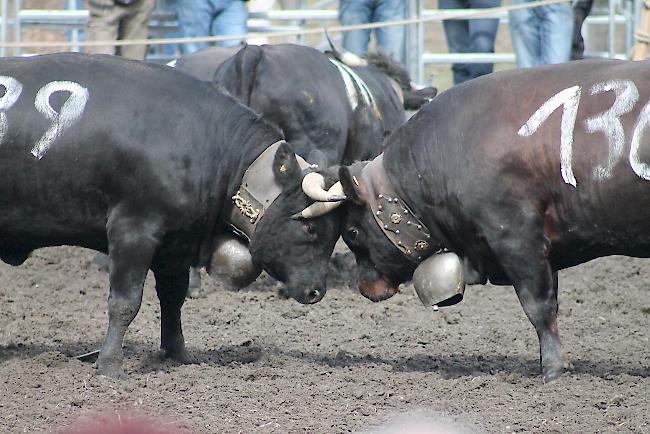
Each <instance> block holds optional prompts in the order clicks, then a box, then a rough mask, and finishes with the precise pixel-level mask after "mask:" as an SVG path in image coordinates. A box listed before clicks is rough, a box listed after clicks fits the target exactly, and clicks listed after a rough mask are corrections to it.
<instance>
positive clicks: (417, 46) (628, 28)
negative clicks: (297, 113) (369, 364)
mask: <svg viewBox="0 0 650 434" xmlns="http://www.w3.org/2000/svg"><path fill="white" fill-rule="evenodd" d="M9 1H10V0H0V6H1V8H2V10H1V11H0V13H1V14H2V17H1V19H0V25H1V29H0V42H2V43H5V42H7V41H9V40H10V39H11V40H13V41H14V42H20V41H21V40H22V32H23V29H24V28H26V27H31V28H33V27H40V28H57V29H65V30H67V33H66V35H67V37H68V38H69V39H70V40H71V41H78V40H79V39H80V33H81V32H82V31H83V29H84V27H85V25H86V21H87V20H88V11H86V10H83V9H76V5H78V3H77V0H66V6H67V7H68V8H67V9H66V10H42V9H23V8H22V7H21V0H13V4H12V10H13V12H14V13H13V14H11V16H10V14H9V13H8V12H9ZM336 3H337V2H333V1H332V0H323V1H321V2H319V3H317V4H316V6H317V7H318V8H319V9H308V8H307V6H306V4H304V2H301V1H300V0H298V1H297V5H298V6H299V9H283V10H271V11H269V12H265V13H251V14H250V19H251V24H252V26H251V30H252V31H262V32H275V31H287V30H290V31H292V30H295V31H300V30H301V29H304V28H305V26H306V25H307V24H309V23H311V24H313V23H315V22H318V23H320V24H324V23H326V22H337V19H338V13H337V10H336V9H335V8H332V4H334V5H335V4H336ZM640 4H641V0H618V1H617V0H609V1H608V3H607V7H606V9H603V8H602V7H601V8H600V9H598V8H596V10H595V11H593V12H592V14H591V15H590V16H589V17H588V18H587V20H586V21H585V25H584V27H583V33H584V35H585V39H586V41H585V42H586V46H587V47H589V45H590V41H589V38H590V35H591V33H592V32H591V31H590V30H591V29H594V28H597V27H600V28H602V29H604V28H606V29H607V30H606V32H603V31H601V34H604V35H606V36H605V39H606V40H607V44H606V45H607V47H606V49H604V50H600V51H593V50H592V51H587V52H586V53H585V54H586V56H587V57H612V58H614V57H616V58H626V57H627V55H628V53H629V52H630V50H631V47H632V45H633V34H634V29H635V28H636V26H637V23H638V15H639V10H640ZM441 12H442V13H446V14H453V13H456V12H458V11H457V10H444V11H439V10H434V9H427V8H425V1H424V0H408V16H409V18H429V19H430V18H432V17H434V16H436V15H439V14H440V13H441ZM492 17H494V18H499V20H500V26H507V25H508V18H507V14H506V13H501V14H496V15H494V16H492ZM259 19H262V20H265V21H266V22H267V23H270V24H265V25H263V26H261V27H258V26H257V25H255V24H253V23H254V22H255V20H259ZM440 21H441V19H437V20H434V21H428V22H426V23H417V24H414V25H411V26H409V27H408V29H407V35H408V37H407V38H406V40H407V46H406V53H407V62H408V65H407V66H408V68H409V70H410V72H411V74H412V76H413V77H414V78H415V79H416V80H418V81H419V82H423V81H424V80H425V76H424V74H425V66H426V65H428V64H450V63H455V62H464V63H496V64H499V63H514V62H515V56H514V54H513V53H511V52H508V53H499V52H497V53H447V52H431V51H428V50H427V49H428V47H426V44H425V36H426V32H427V27H428V26H430V25H431V24H430V23H432V22H440ZM176 31H177V23H176V13H175V11H174V10H173V9H171V8H169V7H168V6H167V4H166V3H165V2H164V1H161V2H159V5H158V7H157V8H156V10H155V11H154V13H153V15H152V17H151V20H150V34H151V35H155V36H156V37H164V36H165V35H170V34H174V32H176ZM10 34H11V38H10V37H9V36H10ZM621 38H622V39H623V40H622V41H621V40H620V39H621ZM295 42H297V43H304V40H303V39H302V38H301V37H300V36H297V37H296V40H295ZM617 42H618V43H617ZM621 42H622V43H621ZM620 47H622V50H621V49H620ZM617 48H618V49H619V50H618V52H617ZM72 50H73V51H79V47H74V46H73V47H72ZM25 54H29V53H24V52H23V51H21V50H20V49H19V48H16V49H13V50H12V51H11V52H9V50H8V49H6V48H5V47H1V48H0V56H6V55H25ZM174 54H175V53H174V52H173V51H170V50H169V49H164V48H162V47H156V48H152V50H151V54H150V56H149V58H150V60H161V61H162V60H169V59H170V58H171V57H173V56H174Z"/></svg>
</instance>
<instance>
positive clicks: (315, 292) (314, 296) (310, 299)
mask: <svg viewBox="0 0 650 434" xmlns="http://www.w3.org/2000/svg"><path fill="white" fill-rule="evenodd" d="M324 295H325V291H324V290H323V289H321V288H314V289H311V290H309V291H307V293H306V294H305V303H307V304H313V303H317V302H319V301H320V300H321V299H322V298H323V296H324Z"/></svg>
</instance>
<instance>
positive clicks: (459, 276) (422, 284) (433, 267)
mask: <svg viewBox="0 0 650 434" xmlns="http://www.w3.org/2000/svg"><path fill="white" fill-rule="evenodd" d="M413 286H414V287H415V292H417V294H418V297H419V298H420V301H421V302H422V304H424V305H425V306H436V307H444V306H451V305H453V304H456V303H459V302H460V301H461V300H462V299H463V293H464V292H465V278H464V276H463V264H462V262H461V261H460V258H459V257H458V255H456V254H455V253H451V252H447V253H438V254H435V255H433V256H431V257H429V258H427V259H426V260H424V261H423V262H422V263H421V264H420V265H418V268H416V269H415V272H414V273H413Z"/></svg>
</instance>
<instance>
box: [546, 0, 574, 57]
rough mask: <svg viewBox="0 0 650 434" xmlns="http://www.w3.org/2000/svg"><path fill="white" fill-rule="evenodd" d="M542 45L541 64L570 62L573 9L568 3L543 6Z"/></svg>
mask: <svg viewBox="0 0 650 434" xmlns="http://www.w3.org/2000/svg"><path fill="white" fill-rule="evenodd" d="M540 9H542V10H543V14H542V19H541V29H540V30H541V31H540V44H541V56H540V58H541V63H542V64H543V65H545V64H554V63H563V62H568V61H569V59H570V58H571V42H572V37H573V9H572V8H571V5H570V4H568V3H558V4H552V5H548V6H542V7H541V8H540Z"/></svg>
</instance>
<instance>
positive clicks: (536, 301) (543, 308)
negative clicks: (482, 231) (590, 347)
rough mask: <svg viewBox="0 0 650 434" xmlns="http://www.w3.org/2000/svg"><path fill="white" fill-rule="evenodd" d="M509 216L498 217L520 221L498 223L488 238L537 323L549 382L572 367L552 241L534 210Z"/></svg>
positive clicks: (543, 366)
mask: <svg viewBox="0 0 650 434" xmlns="http://www.w3.org/2000/svg"><path fill="white" fill-rule="evenodd" d="M524 211H525V210H524ZM496 215H497V214H496V213H495V214H494V215H493V216H492V217H495V216H496ZM509 217H510V219H508V218H507V217H504V218H503V219H501V220H498V219H495V221H497V222H507V221H517V222H519V223H518V224H517V225H506V224H504V223H502V224H496V225H494V226H493V227H492V228H491V229H492V230H490V231H488V234H489V235H490V236H488V237H487V238H488V242H489V244H490V245H491V247H492V250H493V251H494V253H495V256H496V257H497V258H499V261H500V263H501V266H502V267H503V270H504V271H505V272H506V275H507V276H508V278H509V280H510V282H511V284H512V285H513V286H514V288H515V291H516V293H517V297H519V302H520V303H521V306H522V307H523V309H524V312H525V313H526V316H527V317H528V319H529V320H530V322H531V323H532V325H533V326H534V327H535V331H536V332H537V337H538V338H539V351H540V353H539V354H540V364H541V368H542V375H543V379H544V382H545V383H546V382H550V381H553V380H555V379H557V378H558V377H560V375H562V372H563V370H564V368H566V367H568V362H567V358H566V354H565V353H564V349H563V348H562V343H561V342H560V334H559V329H558V321H557V313H558V302H557V291H558V278H557V273H556V272H553V270H552V269H551V264H550V263H549V261H548V253H549V252H550V249H551V241H550V239H549V238H548V237H547V236H546V235H545V233H544V231H543V229H542V226H543V225H542V224H540V223H541V221H540V219H539V218H538V217H536V216H535V214H534V213H533V212H530V213H525V212H522V214H521V215H518V216H516V215H515V216H513V215H510V216H509Z"/></svg>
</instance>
